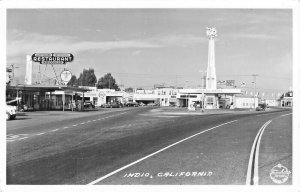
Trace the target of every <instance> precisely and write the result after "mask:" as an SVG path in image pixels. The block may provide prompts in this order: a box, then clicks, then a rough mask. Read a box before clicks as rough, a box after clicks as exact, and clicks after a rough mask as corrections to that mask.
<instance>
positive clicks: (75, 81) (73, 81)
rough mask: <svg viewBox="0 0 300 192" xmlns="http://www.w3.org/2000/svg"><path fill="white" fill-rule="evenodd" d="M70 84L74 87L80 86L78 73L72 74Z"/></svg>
mask: <svg viewBox="0 0 300 192" xmlns="http://www.w3.org/2000/svg"><path fill="white" fill-rule="evenodd" d="M68 85H70V86H72V87H77V86H78V80H77V77H76V75H72V77H71V79H70V81H69V82H68Z"/></svg>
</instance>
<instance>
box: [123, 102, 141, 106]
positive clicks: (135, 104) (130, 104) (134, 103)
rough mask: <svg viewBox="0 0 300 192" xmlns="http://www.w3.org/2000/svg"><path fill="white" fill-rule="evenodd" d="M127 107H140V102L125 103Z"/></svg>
mask: <svg viewBox="0 0 300 192" xmlns="http://www.w3.org/2000/svg"><path fill="white" fill-rule="evenodd" d="M125 106H126V107H138V106H139V104H138V103H137V102H128V103H126V104H125Z"/></svg>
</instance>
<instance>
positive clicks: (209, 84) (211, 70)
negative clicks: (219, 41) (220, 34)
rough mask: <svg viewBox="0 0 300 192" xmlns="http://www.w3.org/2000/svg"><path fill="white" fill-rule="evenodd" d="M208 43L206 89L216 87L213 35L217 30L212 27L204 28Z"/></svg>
mask: <svg viewBox="0 0 300 192" xmlns="http://www.w3.org/2000/svg"><path fill="white" fill-rule="evenodd" d="M206 35H207V37H208V39H209V44H208V64H207V72H206V89H217V79H216V66H215V37H216V36H217V30H216V28H213V27H207V28H206Z"/></svg>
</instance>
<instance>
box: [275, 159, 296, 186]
mask: <svg viewBox="0 0 300 192" xmlns="http://www.w3.org/2000/svg"><path fill="white" fill-rule="evenodd" d="M290 174H291V171H289V170H288V169H287V168H286V167H285V166H283V165H281V164H280V163H279V164H278V165H276V166H274V167H273V168H272V169H271V172H270V178H271V179H272V181H273V182H274V183H277V184H283V183H285V182H286V181H287V180H288V179H289V175H290Z"/></svg>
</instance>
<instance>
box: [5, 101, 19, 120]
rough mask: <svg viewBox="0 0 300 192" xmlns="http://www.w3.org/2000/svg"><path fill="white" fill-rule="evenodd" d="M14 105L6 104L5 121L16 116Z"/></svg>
mask: <svg viewBox="0 0 300 192" xmlns="http://www.w3.org/2000/svg"><path fill="white" fill-rule="evenodd" d="M16 110H17V109H16V106H12V105H7V104H6V121H8V120H13V119H15V118H16V115H17V113H16Z"/></svg>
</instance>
